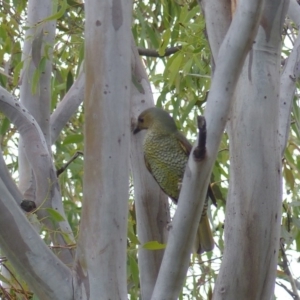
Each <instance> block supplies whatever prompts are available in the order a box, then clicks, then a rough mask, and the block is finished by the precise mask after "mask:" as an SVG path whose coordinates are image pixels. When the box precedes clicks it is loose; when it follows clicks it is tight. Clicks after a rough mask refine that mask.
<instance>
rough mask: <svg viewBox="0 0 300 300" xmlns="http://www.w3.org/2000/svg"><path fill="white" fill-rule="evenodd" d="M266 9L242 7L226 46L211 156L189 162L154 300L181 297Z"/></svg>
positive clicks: (214, 94) (211, 121)
mask: <svg viewBox="0 0 300 300" xmlns="http://www.w3.org/2000/svg"><path fill="white" fill-rule="evenodd" d="M263 5H264V1H259V0H256V1H242V2H239V6H238V9H237V11H236V14H235V17H234V19H233V21H232V23H231V26H230V28H229V30H228V32H227V35H226V37H225V39H224V42H223V43H222V45H221V48H220V51H219V55H218V58H217V61H216V66H217V68H216V71H215V74H214V77H213V80H212V85H211V89H210V93H209V96H208V100H207V106H206V110H205V118H206V122H207V153H208V155H207V157H206V159H205V160H204V161H201V162H195V160H194V159H193V157H192V156H190V158H189V161H188V166H187V168H186V171H185V175H184V179H183V184H182V189H181V193H180V197H179V200H178V208H177V210H176V213H175V216H174V219H173V222H172V226H173V228H172V231H171V232H170V235H169V240H168V244H167V248H166V250H165V255H164V258H163V262H162V266H161V269H160V272H159V275H158V278H157V282H156V285H155V289H154V292H153V295H152V299H175V298H177V297H178V295H179V292H180V289H181V287H182V284H183V281H184V278H185V275H186V271H187V268H188V265H189V257H190V253H191V250H192V243H193V241H194V238H195V234H196V229H197V227H198V224H199V221H200V217H201V213H202V210H203V204H204V201H205V196H206V192H207V186H208V184H209V178H210V175H211V171H212V167H213V164H214V162H215V159H216V157H217V153H218V148H219V145H220V142H221V138H222V134H223V131H224V128H225V124H226V121H227V119H228V115H229V111H230V108H231V106H232V102H233V94H234V91H235V87H236V84H237V80H238V78H239V75H240V71H241V69H242V66H243V64H244V61H245V58H246V55H247V53H248V51H249V49H250V48H251V46H252V42H253V39H254V37H255V35H256V32H257V28H258V25H259V21H260V17H261V12H262V7H263ZM221 100H222V104H221V102H220V101H221ZM186 216H189V217H188V218H187V217H186Z"/></svg>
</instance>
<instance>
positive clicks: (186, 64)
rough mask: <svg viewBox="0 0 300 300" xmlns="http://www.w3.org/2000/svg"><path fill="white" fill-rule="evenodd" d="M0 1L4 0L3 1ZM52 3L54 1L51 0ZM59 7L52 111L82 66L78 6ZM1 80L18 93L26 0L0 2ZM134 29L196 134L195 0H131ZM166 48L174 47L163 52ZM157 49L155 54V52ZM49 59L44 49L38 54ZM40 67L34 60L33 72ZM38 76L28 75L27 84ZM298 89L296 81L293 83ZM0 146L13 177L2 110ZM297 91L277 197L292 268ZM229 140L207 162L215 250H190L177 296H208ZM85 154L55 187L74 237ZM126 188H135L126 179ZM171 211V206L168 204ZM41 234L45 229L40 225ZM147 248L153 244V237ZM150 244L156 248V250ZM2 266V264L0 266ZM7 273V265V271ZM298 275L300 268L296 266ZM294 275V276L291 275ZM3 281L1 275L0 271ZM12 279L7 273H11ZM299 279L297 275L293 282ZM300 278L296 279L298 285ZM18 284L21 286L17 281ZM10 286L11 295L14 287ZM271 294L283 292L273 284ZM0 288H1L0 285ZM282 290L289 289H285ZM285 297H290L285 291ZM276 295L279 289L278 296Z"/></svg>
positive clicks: (133, 250) (167, 98)
mask: <svg viewBox="0 0 300 300" xmlns="http://www.w3.org/2000/svg"><path fill="white" fill-rule="evenodd" d="M1 2H2V3H1ZM54 2H55V1H54ZM56 2H57V4H58V12H57V13H55V14H54V15H53V16H52V18H53V19H57V30H56V39H55V46H54V49H53V51H54V53H53V73H52V83H51V84H52V103H51V107H52V109H53V110H54V109H55V108H56V106H57V105H58V103H59V102H60V101H61V100H62V99H63V97H64V95H65V94H66V92H67V91H68V90H69V88H70V87H71V85H72V84H73V82H74V80H75V79H76V77H77V75H78V73H79V70H80V68H81V66H82V62H83V57H84V35H83V33H84V6H83V3H81V2H77V1H73V0H68V1H67V0H59V1H56ZM0 3H1V4H0V23H1V25H0V64H1V65H0V84H1V86H3V87H4V88H6V89H7V90H9V91H10V92H11V93H13V94H14V95H15V96H16V97H18V96H19V87H18V85H19V83H20V82H21V80H22V74H21V73H20V72H21V69H22V67H23V64H24V62H23V61H22V60H21V55H22V45H23V41H24V32H25V29H26V28H25V25H24V24H25V20H26V5H27V1H24V0H19V1H17V0H14V1H12V0H7V1H0ZM132 32H133V35H134V38H135V41H136V44H137V46H138V47H139V49H140V51H141V53H142V51H143V49H150V50H153V51H150V52H151V53H152V54H155V55H153V56H156V57H153V56H145V55H143V56H142V60H143V62H144V65H145V67H146V70H147V73H148V75H149V80H150V82H151V83H152V87H153V92H154V95H155V98H156V102H157V105H158V106H160V107H163V108H164V109H166V110H168V111H169V112H170V113H171V114H172V115H173V117H174V118H175V119H176V123H177V126H178V127H179V128H180V129H181V130H182V131H183V132H184V133H185V134H186V135H187V136H188V138H189V139H190V140H194V139H195V137H196V126H195V124H196V122H195V115H196V114H202V113H203V110H204V109H205V103H206V99H207V95H208V93H209V86H210V80H211V76H212V74H211V70H213V69H214V63H213V61H212V59H211V55H210V49H209V45H208V41H207V39H206V34H205V21H204V17H203V15H202V14H201V12H200V8H199V5H198V3H197V1H188V0H187V1H180V0H179V1H156V0H149V1H135V2H134V4H133V26H132ZM296 36H297V28H296V26H294V24H293V23H292V22H290V21H289V20H287V21H286V24H285V28H284V31H283V32H282V40H283V48H282V67H283V66H284V62H285V57H287V55H288V54H289V53H290V51H291V49H292V47H293V42H294V40H295V38H296ZM168 51H171V52H172V54H170V55H167V53H168ZM157 56H160V57H157ZM44 57H45V59H47V53H44ZM42 71H43V64H40V66H39V68H38V71H37V74H36V76H38V75H39V73H38V72H42ZM35 86H36V82H35V80H34V79H33V81H32V89H33V90H34V89H35ZM297 87H298V88H299V82H298V83H297ZM83 114H84V108H83V107H82V106H80V108H79V110H78V111H77V113H76V115H74V116H73V117H72V119H71V120H70V122H69V123H68V125H67V126H66V127H65V128H64V130H63V132H62V133H61V134H60V136H59V138H58V140H57V141H56V142H55V145H54V146H53V147H52V150H53V158H54V161H55V165H56V167H57V168H60V167H62V166H63V165H64V164H65V163H66V162H67V161H68V160H69V159H70V158H71V157H72V156H73V155H74V153H75V152H76V151H82V150H83V125H84V124H83ZM0 117H1V122H0V136H1V147H2V151H3V153H4V157H5V160H6V162H7V165H8V168H9V170H10V172H11V174H13V177H14V178H15V179H16V181H18V174H17V169H18V158H17V147H18V134H17V133H16V130H15V128H14V127H13V126H12V125H11V124H10V123H9V121H8V119H7V118H6V117H5V116H4V115H3V114H1V116H0ZM299 122H300V110H299V90H297V94H296V95H295V98H294V103H293V110H292V115H291V128H290V137H289V141H288V144H287V148H286V151H285V153H284V157H283V175H284V183H285V186H284V190H285V193H284V195H285V196H284V199H283V200H284V201H283V204H282V208H283V216H282V237H283V238H284V241H285V249H286V254H287V259H288V262H289V263H291V270H292V271H294V272H296V269H297V268H299V266H298V259H299V251H300V231H299V228H300V220H299V213H300V211H299V209H300V199H299V192H298V186H299V180H300V178H299V176H300V175H299V170H300V159H299V152H300V151H299V144H300V132H299V128H300V127H299V124H300V123H299ZM229 147H230V146H229V144H228V138H227V135H226V133H225V134H224V136H223V140H222V143H221V146H220V149H219V155H218V159H217V162H216V164H215V167H214V169H213V176H212V182H213V189H214V192H215V194H216V197H217V199H218V207H217V208H215V207H211V209H210V211H209V216H210V220H211V223H212V224H213V230H214V238H215V242H216V248H215V250H214V251H213V253H208V254H204V255H202V256H201V257H200V258H198V257H193V258H192V260H191V266H190V269H189V273H188V277H187V280H186V284H185V287H184V289H183V291H182V295H181V298H182V299H209V298H210V295H211V293H212V289H213V285H214V281H215V278H216V276H217V274H218V269H219V266H220V263H221V259H222V252H223V248H224V240H223V229H224V211H225V204H226V195H227V189H228V176H229V174H228V166H229ZM82 176H83V159H82V158H81V157H80V158H78V159H76V160H75V161H74V162H73V163H72V164H71V165H70V166H69V167H68V169H67V171H65V172H64V173H63V174H62V175H61V176H60V186H61V191H62V196H63V199H64V206H65V210H66V214H67V218H68V221H69V223H70V225H71V226H72V229H73V232H74V234H75V236H77V233H78V226H79V221H80V210H81V200H82ZM129 188H130V191H132V189H133V187H132V185H130V187H129ZM130 195H131V198H130V199H129V201H130V203H131V205H130V206H129V208H130V211H129V224H128V225H129V226H128V290H129V294H130V296H131V299H137V298H138V295H139V279H138V267H137V255H136V254H137V247H138V244H139V242H138V238H137V236H136V228H135V213H134V199H133V196H132V195H133V193H130ZM172 210H174V207H172ZM43 233H44V236H45V239H46V241H47V231H44V232H43ZM146 247H149V248H150V249H153V248H154V249H155V247H156V246H155V244H151V243H150V244H148V245H146ZM154 251H155V250H154ZM0 263H1V264H2V266H3V267H2V269H3V268H8V269H9V270H12V268H11V266H10V265H9V263H7V262H6V260H5V259H4V258H2V259H1V260H0ZM283 263H285V260H284V259H282V257H280V260H279V265H278V280H279V281H278V282H279V284H281V285H282V284H283V285H284V286H285V287H286V288H287V289H289V290H291V288H290V283H289V281H290V278H289V277H288V276H287V274H286V271H284V268H283ZM4 266H5V267H4ZM12 272H13V270H12ZM293 275H294V277H296V276H300V272H298V274H297V273H294V274H293ZM14 276H15V277H16V280H17V281H18V282H19V283H20V285H19V284H17V285H16V286H17V287H16V288H15V292H12V293H11V297H12V298H11V299H15V298H16V299H18V297H19V296H18V295H20V294H24V293H25V291H26V289H27V287H26V285H25V283H24V282H21V281H20V279H18V275H17V274H14ZM295 279H296V278H295ZM0 280H2V282H4V283H5V281H7V279H5V278H3V277H0ZM10 280H13V279H10ZM296 283H297V281H296ZM299 285H300V284H299ZM20 286H22V288H21V287H20ZM14 293H15V294H14ZM276 294H277V295H281V293H280V290H279V289H277V292H276ZM0 295H1V291H0ZM285 295H288V294H285ZM28 297H30V296H28ZM287 297H288V296H287ZM280 298H281V296H279V299H280Z"/></svg>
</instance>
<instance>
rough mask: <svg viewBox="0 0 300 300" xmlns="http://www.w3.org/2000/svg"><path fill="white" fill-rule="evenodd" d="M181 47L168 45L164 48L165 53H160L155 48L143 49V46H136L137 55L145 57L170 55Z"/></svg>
mask: <svg viewBox="0 0 300 300" xmlns="http://www.w3.org/2000/svg"><path fill="white" fill-rule="evenodd" d="M181 49H182V46H175V47H170V48H167V49H166V50H165V53H164V54H163V55H160V54H159V53H158V51H157V50H155V49H145V48H138V52H139V55H141V56H147V57H166V56H170V55H172V54H174V53H176V52H178V51H179V50H181Z"/></svg>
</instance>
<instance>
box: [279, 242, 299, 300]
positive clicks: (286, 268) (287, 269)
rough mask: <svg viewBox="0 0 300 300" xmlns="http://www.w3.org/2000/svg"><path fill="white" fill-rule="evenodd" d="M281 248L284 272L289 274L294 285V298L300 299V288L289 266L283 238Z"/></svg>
mask: <svg viewBox="0 0 300 300" xmlns="http://www.w3.org/2000/svg"><path fill="white" fill-rule="evenodd" d="M280 250H281V253H282V269H283V271H284V273H285V274H286V275H287V276H288V278H289V281H290V283H291V286H292V290H293V294H294V299H296V300H300V297H299V294H298V289H297V286H296V282H295V280H294V278H293V276H292V273H291V270H290V268H289V264H288V259H287V256H286V253H285V250H284V244H283V239H280Z"/></svg>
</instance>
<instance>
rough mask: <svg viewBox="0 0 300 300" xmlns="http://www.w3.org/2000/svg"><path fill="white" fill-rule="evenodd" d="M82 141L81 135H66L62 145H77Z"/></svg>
mask: <svg viewBox="0 0 300 300" xmlns="http://www.w3.org/2000/svg"><path fill="white" fill-rule="evenodd" d="M82 141H83V135H82V134H73V135H68V136H67V137H66V138H65V139H64V141H63V145H67V144H79V143H81V142H82Z"/></svg>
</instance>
